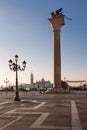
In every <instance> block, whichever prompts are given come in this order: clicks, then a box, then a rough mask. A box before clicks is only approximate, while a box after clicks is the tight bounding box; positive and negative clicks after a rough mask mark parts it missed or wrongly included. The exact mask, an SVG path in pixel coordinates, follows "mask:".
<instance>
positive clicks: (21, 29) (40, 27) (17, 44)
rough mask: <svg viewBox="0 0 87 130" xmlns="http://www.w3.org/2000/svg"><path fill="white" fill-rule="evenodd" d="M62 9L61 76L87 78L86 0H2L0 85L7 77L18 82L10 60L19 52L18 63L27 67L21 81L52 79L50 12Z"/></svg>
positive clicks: (0, 7) (21, 74)
mask: <svg viewBox="0 0 87 130" xmlns="http://www.w3.org/2000/svg"><path fill="white" fill-rule="evenodd" d="M61 7H62V8H63V14H64V15H66V16H67V17H70V18H72V21H70V20H68V19H66V18H65V25H64V26H63V27H62V28H61V62H62V79H64V77H66V79H67V80H83V79H84V80H87V57H86V56H87V14H86V13H87V0H72V1H71V0H0V56H1V57H0V85H2V84H3V85H5V83H4V80H5V79H6V78H8V79H9V80H10V83H11V84H14V83H15V72H12V71H10V70H9V67H8V60H9V59H12V60H14V55H15V54H18V55H19V64H20V65H21V62H22V61H23V60H25V61H26V62H27V67H26V70H25V71H24V72H19V82H20V83H30V74H31V72H33V74H34V81H36V80H41V79H42V77H44V78H45V80H50V81H53V63H52V29H51V27H50V26H49V24H48V18H50V17H51V15H50V13H51V12H52V11H55V10H56V9H58V8H61Z"/></svg>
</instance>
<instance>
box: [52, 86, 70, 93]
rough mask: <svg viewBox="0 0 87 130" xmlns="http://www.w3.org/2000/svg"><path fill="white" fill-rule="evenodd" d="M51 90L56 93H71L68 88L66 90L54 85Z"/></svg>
mask: <svg viewBox="0 0 87 130" xmlns="http://www.w3.org/2000/svg"><path fill="white" fill-rule="evenodd" d="M51 92H52V93H54V94H67V93H69V91H68V90H64V89H63V88H62V87H54V88H53V89H52V91H51Z"/></svg>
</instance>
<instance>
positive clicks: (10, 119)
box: [0, 92, 87, 130]
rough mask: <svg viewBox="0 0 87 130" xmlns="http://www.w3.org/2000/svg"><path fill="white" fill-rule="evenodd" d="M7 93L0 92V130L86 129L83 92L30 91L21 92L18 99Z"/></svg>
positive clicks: (86, 103)
mask: <svg viewBox="0 0 87 130" xmlns="http://www.w3.org/2000/svg"><path fill="white" fill-rule="evenodd" d="M7 95H8V98H6V95H5V94H3V96H4V99H3V96H1V95H0V96H1V98H0V130H28V129H29V130H35V129H37V130H51V129H52V130H87V110H86V108H87V95H86V94H84V95H82V94H81V95H80V94H79V95H78V94H77V93H76V94H65V95H64V94H63V95H62V94H59V95H57V94H56V95H53V94H44V95H42V94H40V93H37V92H35V93H34V92H32V93H31V94H29V93H28V94H25V95H23V94H21V96H22V97H21V98H22V101H21V102H14V100H12V99H13V95H12V98H11V93H10V94H9V93H8V94H7ZM75 114H76V115H77V116H76V115H75ZM74 115H75V116H74ZM78 117H79V118H78ZM72 120H73V121H75V122H74V124H73V123H72V122H73V121H72ZM77 120H78V121H79V122H80V123H81V126H80V124H79V123H77ZM75 123H76V124H75ZM75 125H76V126H75Z"/></svg>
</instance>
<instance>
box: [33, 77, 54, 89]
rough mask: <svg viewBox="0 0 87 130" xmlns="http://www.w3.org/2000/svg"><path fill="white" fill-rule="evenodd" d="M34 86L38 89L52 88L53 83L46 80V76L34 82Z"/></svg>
mask: <svg viewBox="0 0 87 130" xmlns="http://www.w3.org/2000/svg"><path fill="white" fill-rule="evenodd" d="M34 86H35V87H36V88H38V89H40V88H52V84H51V82H50V81H49V80H48V81H45V80H44V78H42V79H41V80H40V81H36V83H34Z"/></svg>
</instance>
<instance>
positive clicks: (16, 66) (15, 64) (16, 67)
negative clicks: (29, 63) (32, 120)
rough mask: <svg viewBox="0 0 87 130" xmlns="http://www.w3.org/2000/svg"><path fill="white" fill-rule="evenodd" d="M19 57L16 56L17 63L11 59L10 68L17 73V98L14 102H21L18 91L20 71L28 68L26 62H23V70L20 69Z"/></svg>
mask: <svg viewBox="0 0 87 130" xmlns="http://www.w3.org/2000/svg"><path fill="white" fill-rule="evenodd" d="M18 58H19V56H18V55H15V63H14V62H13V61H12V60H11V59H10V60H9V61H8V62H9V68H10V70H12V71H15V72H16V96H15V99H14V101H20V97H19V90H18V70H20V71H24V70H25V67H26V61H23V62H22V65H23V68H21V67H20V65H18V64H17V63H18Z"/></svg>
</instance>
